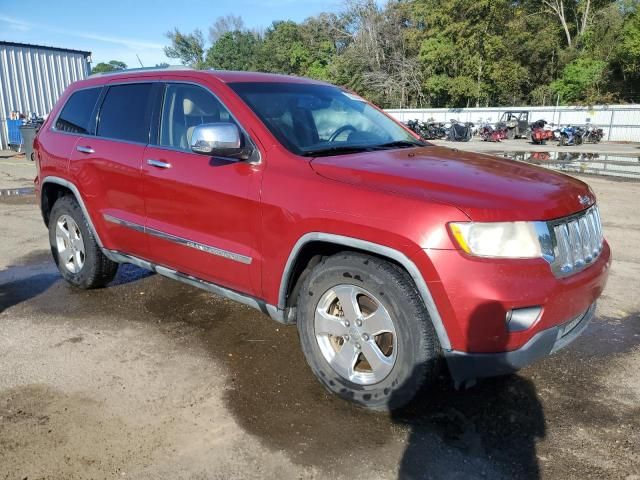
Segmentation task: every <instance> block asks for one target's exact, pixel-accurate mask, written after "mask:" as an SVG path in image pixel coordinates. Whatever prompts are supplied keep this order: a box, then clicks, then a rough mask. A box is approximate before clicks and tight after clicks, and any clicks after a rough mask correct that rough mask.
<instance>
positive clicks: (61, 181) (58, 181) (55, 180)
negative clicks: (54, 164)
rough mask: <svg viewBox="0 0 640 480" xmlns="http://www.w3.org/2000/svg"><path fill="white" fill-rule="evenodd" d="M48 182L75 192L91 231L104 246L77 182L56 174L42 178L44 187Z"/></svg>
mask: <svg viewBox="0 0 640 480" xmlns="http://www.w3.org/2000/svg"><path fill="white" fill-rule="evenodd" d="M46 183H55V184H58V185H61V186H63V187H66V188H68V189H69V190H71V193H73V195H74V197H76V201H77V202H78V205H80V208H81V209H82V213H83V214H84V217H85V218H86V219H87V223H88V224H89V228H90V229H91V233H92V234H93V236H94V238H95V239H96V243H97V244H98V246H99V247H100V248H104V247H103V245H102V240H100V236H99V235H98V232H97V230H96V228H95V227H94V225H93V220H91V215H89V211H88V210H87V207H86V206H85V204H84V201H83V200H82V195H80V191H79V190H78V187H76V186H75V184H74V183H72V182H70V181H69V180H65V179H64V178H60V177H55V176H49V177H45V178H44V180H42V186H43V187H44V185H45V184H46ZM40 210H42V199H40Z"/></svg>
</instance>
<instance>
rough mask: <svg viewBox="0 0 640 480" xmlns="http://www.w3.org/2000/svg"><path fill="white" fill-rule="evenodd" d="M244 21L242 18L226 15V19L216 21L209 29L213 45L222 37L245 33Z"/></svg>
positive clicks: (220, 18)
mask: <svg viewBox="0 0 640 480" xmlns="http://www.w3.org/2000/svg"><path fill="white" fill-rule="evenodd" d="M244 30H245V28H244V21H243V20H242V17H238V16H236V15H225V16H224V17H218V18H216V21H215V22H213V24H212V25H211V26H210V27H209V41H210V42H211V44H212V45H213V44H215V43H216V42H217V41H218V40H219V39H220V37H222V36H223V35H224V34H225V33H229V32H242V31H244Z"/></svg>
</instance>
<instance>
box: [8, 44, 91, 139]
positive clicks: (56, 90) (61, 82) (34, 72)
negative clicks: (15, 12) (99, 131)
mask: <svg viewBox="0 0 640 480" xmlns="http://www.w3.org/2000/svg"><path fill="white" fill-rule="evenodd" d="M90 62H91V52H85V51H81V50H70V49H67V48H56V47H48V46H42V45H30V44H25V43H14V42H4V41H0V148H7V146H8V143H9V136H8V135H9V134H8V129H7V120H8V119H9V118H10V113H11V112H20V113H23V114H25V115H30V114H31V113H36V114H37V115H41V116H44V115H47V114H48V113H49V112H50V111H51V109H52V108H53V105H54V104H55V102H56V100H58V98H59V97H60V95H62V92H63V91H64V89H65V88H66V87H67V86H68V85H69V84H70V83H72V82H75V81H76V80H81V79H83V78H86V77H87V76H88V75H89V73H90V66H89V65H90Z"/></svg>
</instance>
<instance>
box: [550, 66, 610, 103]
mask: <svg viewBox="0 0 640 480" xmlns="http://www.w3.org/2000/svg"><path fill="white" fill-rule="evenodd" d="M606 67H607V63H606V62H604V61H602V60H593V59H590V58H579V59H577V60H574V61H573V62H571V63H570V64H569V65H567V66H566V67H565V69H564V71H563V72H562V77H561V78H559V79H558V80H556V81H554V82H553V83H552V84H551V88H553V90H555V92H556V93H558V94H559V95H560V101H562V102H564V103H588V104H594V103H599V102H601V101H602V99H603V95H602V92H601V90H600V87H601V85H602V84H603V82H604V80H605V79H606ZM607 99H608V98H607Z"/></svg>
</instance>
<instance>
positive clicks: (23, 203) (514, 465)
mask: <svg viewBox="0 0 640 480" xmlns="http://www.w3.org/2000/svg"><path fill="white" fill-rule="evenodd" d="M2 162H5V163H8V162H16V163H17V162H19V160H16V159H7V160H0V163H2ZM30 168H32V167H24V166H19V167H16V168H15V169H13V168H12V167H10V166H6V165H0V171H1V172H5V171H6V172H9V174H8V175H7V177H8V178H6V179H5V182H7V183H8V184H10V185H11V187H12V188H13V187H18V186H25V183H24V182H23V181H20V180H16V178H17V177H20V178H32V171H31V170H29V169H30ZM12 172H13V173H12ZM25 172H26V173H25ZM582 178H583V179H584V180H586V181H588V182H589V183H590V184H591V185H592V187H593V188H594V190H595V191H596V193H597V194H598V197H599V203H600V205H601V212H602V217H603V220H604V228H605V233H606V235H607V237H608V239H609V241H610V243H611V245H612V249H613V254H614V263H613V267H612V271H611V277H610V281H609V285H608V287H607V290H606V292H605V294H604V297H603V298H602V300H601V302H600V303H599V305H598V310H597V318H596V319H595V320H594V322H593V323H592V324H591V326H590V327H589V328H588V330H587V331H586V333H585V334H584V335H583V336H582V337H581V338H580V339H579V340H578V341H577V342H575V343H574V344H573V345H572V346H571V347H569V348H567V349H566V350H563V351H561V352H559V353H558V354H556V355H554V356H553V357H551V358H548V359H546V360H544V361H542V362H540V363H538V364H536V365H534V366H532V367H529V368H527V369H525V370H523V371H522V372H521V373H520V374H519V375H516V376H511V377H505V378H498V379H492V380H487V381H483V382H480V383H479V384H478V385H477V386H476V387H473V388H472V389H470V390H468V391H465V392H456V391H453V390H452V389H451V387H450V386H449V384H448V382H447V379H446V378H443V379H442V381H441V382H440V384H439V385H438V386H437V387H436V388H435V389H433V390H432V391H430V392H425V393H424V394H423V395H422V396H421V398H419V399H418V401H416V402H415V403H414V404H413V405H412V406H410V407H409V408H407V409H406V410H404V411H402V412H398V413H395V414H394V415H391V416H388V415H382V414H373V413H368V412H366V411H363V410H361V409H358V408H356V407H353V406H351V405H349V404H347V403H345V402H343V401H341V400H338V399H336V398H334V397H332V396H330V395H328V394H326V393H325V392H324V390H323V389H322V387H321V386H320V385H319V384H318V383H317V382H316V380H315V379H314V378H313V376H312V374H311V372H310V370H309V369H308V368H307V367H306V365H305V363H304V360H303V358H302V355H301V353H300V350H299V342H298V338H297V333H296V330H295V328H293V327H282V326H280V325H278V324H276V323H275V322H273V321H271V320H270V319H268V318H267V317H266V316H264V315H262V314H260V313H259V312H256V311H253V310H250V309H249V308H246V307H243V306H239V305H237V304H233V303H231V302H229V301H227V300H224V299H221V298H217V297H215V296H212V295H210V294H207V293H204V292H202V291H200V290H197V289H194V288H191V287H188V286H184V285H182V284H178V283H176V282H173V281H171V280H168V279H165V278H162V277H160V276H158V275H151V274H148V273H146V272H144V271H142V270H139V269H137V268H134V267H132V266H125V267H122V268H121V270H120V273H119V276H118V278H117V279H116V281H115V282H114V284H113V285H111V286H110V287H109V288H106V289H102V290H97V291H91V292H85V291H78V290H75V289H73V288H71V287H69V286H68V285H67V284H66V283H64V282H63V281H62V280H61V279H60V276H59V275H58V273H57V270H56V269H55V267H54V265H53V263H52V261H51V259H50V252H49V251H48V242H47V234H46V230H45V228H44V225H43V224H42V220H41V218H40V214H39V212H38V210H37V208H36V206H35V204H34V198H33V197H32V196H29V195H26V196H10V197H7V196H0V225H2V227H3V228H2V229H0V479H25V478H28V479H30V480H31V479H39V478H55V479H58V478H60V479H75V478H136V479H145V478H154V479H156V478H171V479H212V478H220V479H228V478H238V479H246V478H327V477H331V478H335V479H338V478H350V479H351V478H363V479H364V478H367V479H373V478H375V479H377V478H384V479H386V478H403V479H404V478H412V479H414V478H434V479H437V478H453V479H468V478H490V479H494V478H557V479H574V478H575V479H584V478H593V479H603V478H620V479H626V480H638V479H640V280H639V279H640V252H639V249H638V245H640V217H639V216H638V207H640V201H639V200H638V199H639V198H640V183H632V182H616V181H612V180H606V179H602V178H598V177H582ZM0 188H7V187H3V186H0Z"/></svg>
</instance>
